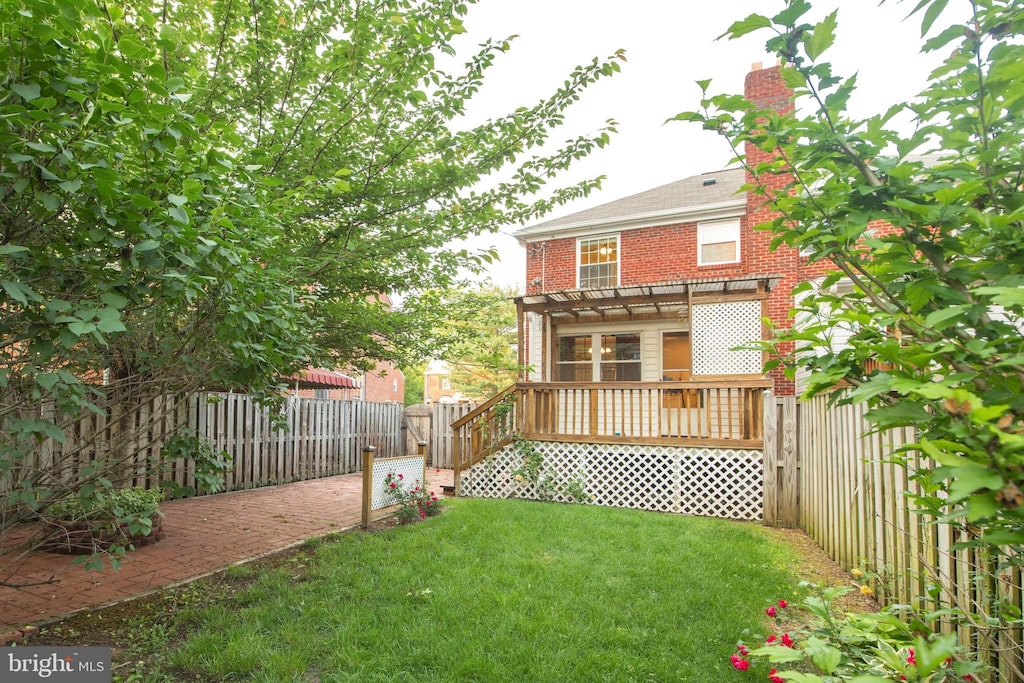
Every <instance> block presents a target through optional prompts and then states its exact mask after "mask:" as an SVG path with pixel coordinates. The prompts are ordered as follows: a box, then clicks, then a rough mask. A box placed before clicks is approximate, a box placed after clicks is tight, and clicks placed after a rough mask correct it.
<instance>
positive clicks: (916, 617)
mask: <svg viewBox="0 0 1024 683" xmlns="http://www.w3.org/2000/svg"><path fill="white" fill-rule="evenodd" d="M858 578H859V577H858ZM800 585H801V586H802V587H804V588H807V589H810V591H811V595H810V596H808V597H807V598H805V599H804V600H803V602H802V603H801V605H800V606H799V607H797V608H796V609H800V610H802V611H803V612H806V616H809V617H810V622H809V623H808V625H807V626H793V625H794V624H797V623H800V621H802V620H800V619H792V618H788V616H789V615H787V614H786V610H787V609H790V605H789V603H788V602H786V601H785V600H779V601H778V602H777V603H776V604H774V605H771V606H769V607H768V608H767V609H765V614H766V615H768V616H769V617H771V618H773V619H774V620H775V626H776V628H777V629H779V630H781V631H782V632H781V633H780V634H774V633H773V634H770V635H768V636H767V637H765V638H764V640H763V643H762V644H761V645H760V646H758V645H755V644H753V643H745V642H742V641H741V642H740V643H738V644H737V646H736V652H734V653H733V654H732V656H731V657H730V660H731V661H732V665H733V667H734V668H736V669H738V670H740V671H748V670H750V668H751V666H752V665H753V664H755V663H757V662H758V661H764V662H765V668H767V669H768V681H769V683H783V682H784V681H796V682H797V683H841V682H843V681H849V682H850V683H888V682H889V681H910V682H916V683H953V681H957V682H958V683H979V682H980V681H981V679H980V678H979V677H978V676H979V675H980V672H981V671H982V669H983V668H984V667H983V666H982V664H980V663H979V662H974V661H967V660H965V659H964V654H965V652H964V649H963V648H962V647H961V646H960V644H959V643H958V642H957V637H956V635H955V634H951V633H935V632H934V626H935V625H936V622H937V621H938V618H939V616H940V615H939V614H937V613H936V614H917V613H913V612H910V608H909V607H908V606H906V605H898V606H893V607H890V608H886V609H883V610H882V611H881V612H879V613H877V614H856V613H847V614H840V613H839V612H838V611H837V609H836V607H835V600H836V599H837V598H838V597H839V596H841V595H843V594H845V593H848V592H850V591H853V590H858V588H855V587H853V586H840V587H837V588H824V589H822V588H821V587H819V586H817V585H815V584H811V583H807V582H804V583H801V584H800ZM860 585H864V584H860ZM904 612H910V613H909V614H908V613H904ZM901 616H902V618H901ZM803 621H806V620H803ZM929 624H931V625H930V626H929ZM786 625H790V626H793V628H792V629H788V630H787V629H784V628H783V627H784V626H786ZM757 668H760V667H757Z"/></svg>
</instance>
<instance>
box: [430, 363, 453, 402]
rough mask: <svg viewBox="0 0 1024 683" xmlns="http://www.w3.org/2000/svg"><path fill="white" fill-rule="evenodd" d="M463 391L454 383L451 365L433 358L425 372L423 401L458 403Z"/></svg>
mask: <svg viewBox="0 0 1024 683" xmlns="http://www.w3.org/2000/svg"><path fill="white" fill-rule="evenodd" d="M460 400H462V393H461V392H460V391H459V390H458V389H457V388H456V387H454V386H453V385H452V370H451V367H450V366H449V365H448V363H446V362H445V361H443V360H432V361H430V363H428V364H427V369H426V370H425V371H424V373H423V401H424V402H425V403H427V404H431V403H458V402H459V401H460Z"/></svg>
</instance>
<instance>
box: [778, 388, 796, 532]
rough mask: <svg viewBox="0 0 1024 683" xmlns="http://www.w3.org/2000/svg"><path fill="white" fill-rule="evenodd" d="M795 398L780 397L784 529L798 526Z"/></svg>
mask: <svg viewBox="0 0 1024 683" xmlns="http://www.w3.org/2000/svg"><path fill="white" fill-rule="evenodd" d="M796 420H797V404H796V396H784V397H782V421H781V422H780V423H779V434H780V435H781V436H782V450H781V452H780V453H779V460H780V461H781V462H782V493H781V495H780V497H779V505H780V508H779V523H780V524H781V525H782V526H784V527H790V528H795V527H798V526H800V507H799V495H800V467H799V465H800V458H799V455H800V451H799V444H798V443H797V431H796Z"/></svg>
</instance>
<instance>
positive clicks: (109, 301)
mask: <svg viewBox="0 0 1024 683" xmlns="http://www.w3.org/2000/svg"><path fill="white" fill-rule="evenodd" d="M100 301H102V302H103V303H105V304H106V305H107V306H110V307H111V308H117V309H120V308H124V307H125V306H127V305H128V299H126V298H124V297H123V296H121V295H120V294H117V293H115V292H103V294H100Z"/></svg>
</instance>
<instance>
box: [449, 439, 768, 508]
mask: <svg viewBox="0 0 1024 683" xmlns="http://www.w3.org/2000/svg"><path fill="white" fill-rule="evenodd" d="M533 444H534V446H535V447H536V448H537V450H538V451H539V452H540V453H541V455H542V457H543V465H542V467H541V471H540V475H539V477H538V478H537V479H538V481H537V483H536V484H535V483H533V482H532V481H530V480H529V478H528V477H524V475H523V472H524V466H523V456H522V454H521V453H520V452H519V451H517V450H516V449H515V448H514V447H513V446H506V447H505V448H503V449H502V450H500V451H498V452H497V453H495V454H494V455H492V456H490V457H489V458H487V459H486V460H484V461H483V462H481V463H479V464H477V465H474V466H473V467H472V468H471V469H470V470H468V471H467V472H464V473H463V475H462V483H461V493H462V495H465V496H471V497H479V498H514V497H519V498H534V499H537V498H548V499H551V500H555V501H559V502H579V500H580V499H581V498H585V499H589V501H590V502H592V503H595V504H597V505H608V506H614V507H628V508H636V509H640V510H656V511H659V512H676V513H682V514H688V515H702V516H707V517H723V518H727V519H745V520H761V519H762V518H763V516H764V464H763V457H762V453H761V451H758V450H746V449H732V448H704V447H702V448H693V447H679V446H648V445H634V444H625V445H616V444H588V443H564V442H554V441H543V442H533Z"/></svg>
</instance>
